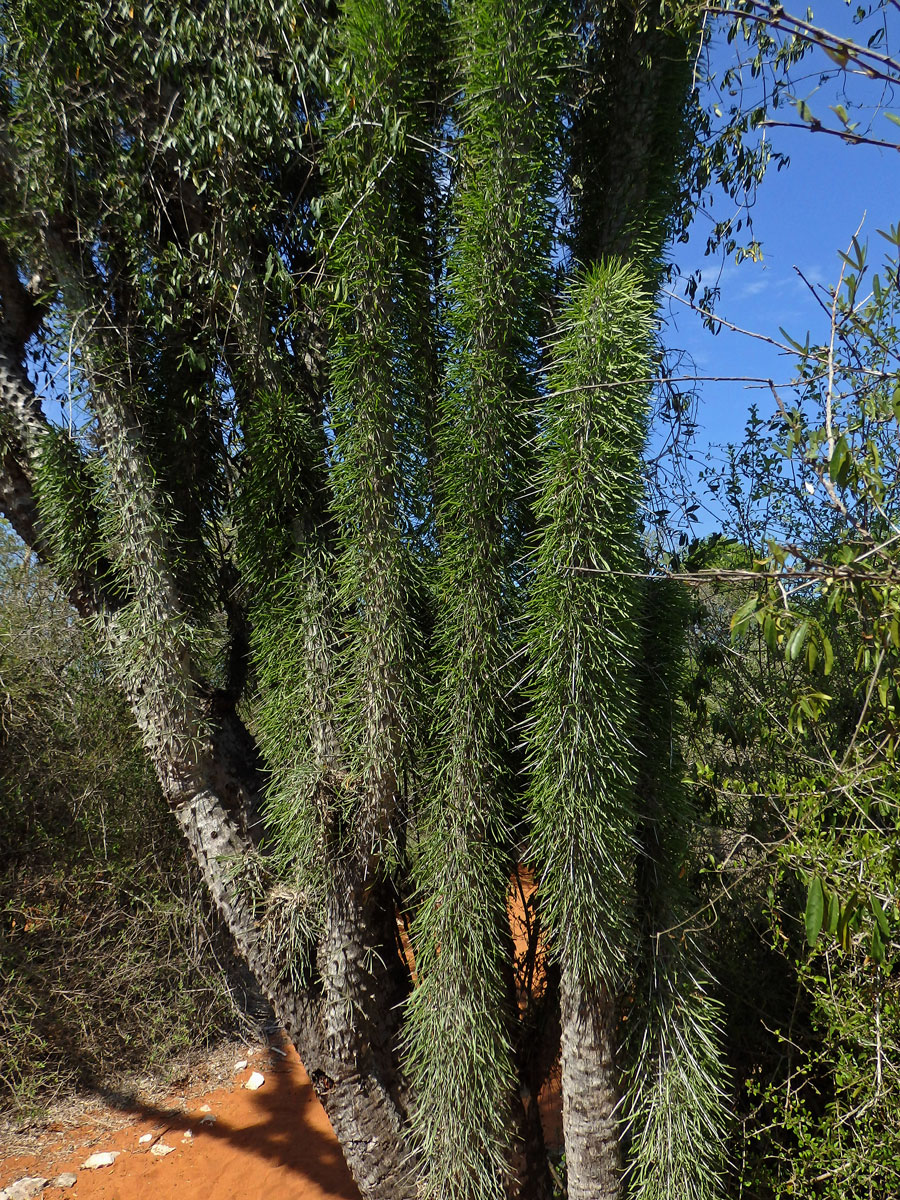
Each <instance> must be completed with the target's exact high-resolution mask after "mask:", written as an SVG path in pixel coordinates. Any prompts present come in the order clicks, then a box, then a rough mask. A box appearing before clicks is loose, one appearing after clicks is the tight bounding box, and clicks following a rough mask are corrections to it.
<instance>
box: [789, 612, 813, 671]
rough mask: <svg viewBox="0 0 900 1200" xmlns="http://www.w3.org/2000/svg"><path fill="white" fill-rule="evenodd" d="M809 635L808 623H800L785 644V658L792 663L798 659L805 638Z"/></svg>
mask: <svg viewBox="0 0 900 1200" xmlns="http://www.w3.org/2000/svg"><path fill="white" fill-rule="evenodd" d="M808 633H809V621H801V622H800V624H799V625H798V626H797V628H796V629H795V630H794V632H793V633H792V634H791V636H790V639H789V640H788V644H787V657H788V659H789V660H790V661H791V662H793V661H794V660H795V659H796V658H798V657H799V655H800V651H801V650H802V649H803V646H804V643H805V642H806V636H807V634H808Z"/></svg>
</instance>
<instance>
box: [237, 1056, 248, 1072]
mask: <svg viewBox="0 0 900 1200" xmlns="http://www.w3.org/2000/svg"><path fill="white" fill-rule="evenodd" d="M246 1070H247V1060H246V1058H240V1059H238V1061H237V1062H236V1063H235V1064H234V1071H235V1074H237V1072H238V1071H246Z"/></svg>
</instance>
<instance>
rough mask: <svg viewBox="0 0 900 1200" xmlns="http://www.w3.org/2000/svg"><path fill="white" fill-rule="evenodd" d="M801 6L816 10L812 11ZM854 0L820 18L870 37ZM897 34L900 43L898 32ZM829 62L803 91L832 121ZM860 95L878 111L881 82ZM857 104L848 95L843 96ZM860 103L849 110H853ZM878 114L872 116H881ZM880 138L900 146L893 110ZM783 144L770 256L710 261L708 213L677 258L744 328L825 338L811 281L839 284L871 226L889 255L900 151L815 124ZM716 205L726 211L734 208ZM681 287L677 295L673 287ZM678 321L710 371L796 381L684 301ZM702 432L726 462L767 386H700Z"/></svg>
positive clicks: (873, 254)
mask: <svg viewBox="0 0 900 1200" xmlns="http://www.w3.org/2000/svg"><path fill="white" fill-rule="evenodd" d="M791 8H792V11H795V12H798V13H799V14H800V15H805V14H804V12H803V9H802V8H800V9H796V8H794V6H791ZM847 14H848V7H847V5H846V4H845V3H843V0H826V2H825V3H822V4H820V5H817V6H816V8H815V22H816V23H817V24H818V25H821V26H825V27H827V28H829V29H837V30H838V31H840V32H843V33H846V34H850V35H851V36H852V35H854V34H855V35H856V36H857V37H858V36H859V30H858V29H857V30H854V29H853V27H852V26H851V24H850V22H849V19H848V15H847ZM889 23H890V24H891V25H892V26H893V28H892V29H890V30H889V43H888V48H889V49H891V50H893V49H894V45H892V44H890V43H891V42H892V41H893V42H895V43H896V44H897V45H898V48H900V13H898V12H897V11H896V9H895V10H894V11H893V13H892V14H890V16H889ZM891 35H893V37H892V36H891ZM734 55H735V47H734V46H732V47H728V46H726V45H725V44H724V39H719V40H718V41H717V43H716V44H715V46H714V48H713V50H712V64H713V69H714V70H716V71H718V72H720V71H721V70H723V69H724V67H725V66H726V65H728V64H729V63H731V62H732V61H734ZM825 65H830V64H829V63H828V60H827V59H825V58H824V56H822V55H817V56H815V57H814V56H812V55H811V56H810V57H809V59H808V60H807V61H806V62H805V63H804V67H803V74H804V75H805V76H806V78H805V80H804V82H803V84H802V86H801V87H800V88H798V94H799V96H801V97H802V98H804V99H807V100H808V102H809V104H810V107H811V109H812V110H813V111H814V112H815V113H816V115H818V114H819V113H821V114H822V116H823V117H831V114H830V113H829V111H828V106H829V105H830V104H835V103H838V102H839V100H840V99H841V98H842V97H839V95H838V93H837V92H836V91H835V90H834V88H833V87H826V88H821V89H820V88H819V86H818V83H819V77H818V70H819V69H821V67H822V66H825ZM846 83H847V84H848V85H849V86H850V87H854V86H855V92H854V96H855V98H856V99H858V100H859V101H862V102H864V103H867V104H869V105H875V104H876V103H878V101H879V100H880V98H881V95H882V93H881V88H880V85H879V84H877V83H872V82H871V81H869V80H863V81H859V82H858V83H856V82H855V81H852V80H848V81H846ZM844 102H845V104H846V98H845V97H844ZM887 105H888V108H889V110H891V111H893V112H895V113H900V95H898V96H897V97H895V98H894V99H893V100H891V98H887ZM847 107H848V108H849V104H848V105H847ZM780 115H783V117H784V119H787V120H790V119H794V120H796V119H797V114H796V111H795V110H793V109H786V110H780ZM870 115H871V114H870ZM872 132H873V135H874V136H877V137H880V138H883V139H885V140H889V139H892V138H896V140H898V141H900V128H898V127H897V126H896V125H893V124H891V123H890V122H889V121H888V120H887V119H886V118H884V116H883V113H882V114H880V115H876V116H875V118H874V125H873V129H872ZM769 136H770V137H771V139H772V142H773V145H774V146H775V147H776V148H777V149H778V150H780V151H782V152H784V153H787V154H789V155H790V159H791V162H790V165H789V166H788V167H787V168H785V169H784V170H782V171H780V172H776V171H775V170H774V169H773V170H771V171H770V172H769V173H768V175H767V176H766V178H765V179H764V180H763V183H762V184H761V186H760V188H759V191H758V196H757V200H756V203H755V206H754V208H753V211H752V215H753V225H754V236H755V237H756V238H757V239H758V240H759V241H760V242H761V243H762V248H763V255H764V257H763V261H762V262H761V263H756V262H753V261H750V260H745V261H743V262H742V263H740V264H736V263H735V262H734V261H733V259H732V260H731V261H722V259H721V258H718V259H716V258H704V253H703V252H704V248H705V244H706V238H707V233H708V229H709V219H708V218H705V217H703V216H699V217H698V218H697V219H696V220H695V223H694V228H693V231H692V237H691V241H690V242H689V243H688V244H687V245H685V246H678V247H676V248H675V253H674V254H673V257H674V258H675V260H676V261H677V263H678V265H679V267H680V268H681V269H682V270H683V271H684V272H685V273H687V272H690V271H694V270H696V269H698V268H700V269H702V272H703V281H704V283H709V284H715V283H718V286H719V288H720V300H719V302H718V304H717V306H716V311H717V313H718V314H719V315H721V316H722V317H724V318H725V319H726V320H728V321H730V322H732V323H733V324H735V325H739V326H741V327H743V328H745V329H749V330H752V331H754V332H757V333H761V334H765V335H768V336H770V337H773V338H776V339H778V340H783V339H782V338H781V335H780V333H779V326H781V327H784V328H785V329H786V330H787V331H788V332H789V333H790V334H791V335H792V337H794V338H795V339H796V340H798V341H801V342H802V341H803V340H804V338H805V335H806V333H807V330H809V331H810V333H811V336H812V340H813V341H816V340H823V339H824V335H825V330H826V329H827V324H826V323H825V316H824V314H823V312H822V310H821V308H820V307H819V305H818V304H817V303H816V301H815V299H814V297H813V296H812V295H811V294H810V290H809V288H808V287H807V284H806V283H804V281H803V278H801V275H800V274H798V270H799V272H800V273H802V276H803V277H804V278H805V279H806V280H807V281H808V282H809V283H810V284H812V285H814V286H815V285H823V284H825V285H828V284H831V285H833V284H836V283H837V280H838V276H839V274H840V269H841V262H840V259H839V257H838V251H839V250H845V249H846V248H847V246H848V244H849V242H850V239H851V237H852V236H853V235H854V234H855V233H856V231H857V229H858V227H859V226H860V224H861V223H862V231H861V233H860V234H859V239H860V241H861V242H862V241H866V240H868V242H869V247H870V259H871V260H872V261H873V262H877V261H878V260H879V259H880V258H881V256H882V253H883V251H886V250H888V249H889V247H888V245H887V243H886V242H884V241H883V239H882V238H880V237H879V236H878V235H877V233H876V230H877V229H879V228H881V229H887V228H889V226H890V225H891V224H897V223H898V222H900V152H898V151H896V150H887V149H880V148H876V147H872V146H865V145H856V146H852V145H848V144H846V143H845V142H843V141H842V140H841V139H839V138H836V137H832V136H829V135H827V134H824V133H813V132H809V131H808V130H806V129H797V130H794V129H773V130H771V131H770V132H769ZM724 211H725V210H724V207H722V206H721V205H717V212H724ZM673 290H674V288H673ZM668 309H669V313H670V321H669V325H668V328H667V330H666V334H665V340H666V344H667V345H669V346H671V347H678V348H681V349H683V350H686V351H688V352H689V354H690V355H691V357H692V358H693V360H694V363H695V365H696V367H697V373H698V374H699V375H704V376H724V375H729V376H735V375H738V376H740V375H752V376H763V377H771V378H772V379H774V380H775V381H776V382H779V381H780V382H785V381H787V380H788V379H790V377H791V365H792V364H791V362H790V360H789V358H788V357H786V356H785V355H784V354H780V353H779V352H778V351H777V350H775V349H773V348H772V347H770V346H767V345H765V344H764V343H763V342H761V341H758V340H754V339H751V338H748V337H743V336H741V335H739V334H735V333H731V332H729V331H728V330H725V329H723V330H722V331H721V332H720V333H719V334H718V335H716V336H713V335H712V334H711V333H709V331H708V330H706V329H705V328H704V327H703V325H702V322H701V321H700V319H699V318H698V317H697V316H696V315H695V314H694V313H691V312H690V311H688V310H687V309H684V308H683V307H682V306H680V305H679V304H677V303H672V304H670V305H669V306H668ZM697 386H698V391H699V404H698V409H697V415H698V424H699V428H698V434H697V439H696V444H695V456H696V457H697V458H698V459H701V458H704V457H705V456H706V455H707V454H708V453H711V454H712V455H713V457H714V458H715V457H717V455H716V452H715V450H714V448H713V447H714V446H715V445H716V444H717V443H723V442H728V441H739V440H740V439H741V436H742V432H743V427H744V423H745V420H746V417H747V412H748V409H749V406H750V405H751V404H752V403H754V402H756V403H757V404H758V405H759V406H760V410H761V413H763V414H767V413H768V412H769V411H770V410H771V407H772V403H773V402H772V398H771V393H770V392H769V391H768V389H766V388H760V387H758V386H756V387H754V386H753V385H745V384H741V383H736V382H712V381H710V382H703V383H701V384H698V385H697Z"/></svg>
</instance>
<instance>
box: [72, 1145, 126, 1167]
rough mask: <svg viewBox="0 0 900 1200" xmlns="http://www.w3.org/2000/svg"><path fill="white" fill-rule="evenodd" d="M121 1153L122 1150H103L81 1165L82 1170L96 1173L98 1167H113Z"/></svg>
mask: <svg viewBox="0 0 900 1200" xmlns="http://www.w3.org/2000/svg"><path fill="white" fill-rule="evenodd" d="M121 1153H122V1151H121V1150H103V1151H101V1152H100V1153H99V1154H92V1155H91V1156H90V1158H86V1159H85V1160H84V1162H83V1163H82V1164H81V1169H82V1171H95V1170H96V1169H97V1168H98V1167H111V1166H112V1165H113V1163H114V1162H115V1161H116V1159H117V1158H118V1157H119V1155H120V1154H121Z"/></svg>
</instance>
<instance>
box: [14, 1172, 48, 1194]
mask: <svg viewBox="0 0 900 1200" xmlns="http://www.w3.org/2000/svg"><path fill="white" fill-rule="evenodd" d="M46 1186H47V1180H46V1179H43V1178H42V1177H41V1176H40V1175H26V1176H24V1178H22V1179H17V1180H16V1181H15V1183H11V1184H10V1185H9V1187H8V1188H7V1189H6V1195H7V1196H8V1197H9V1200H33V1197H34V1196H39V1195H40V1194H41V1192H42V1191H43V1190H44V1188H45V1187H46Z"/></svg>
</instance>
